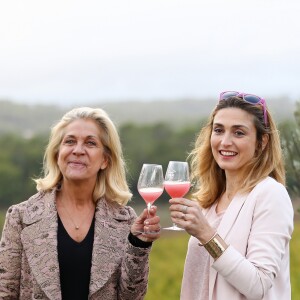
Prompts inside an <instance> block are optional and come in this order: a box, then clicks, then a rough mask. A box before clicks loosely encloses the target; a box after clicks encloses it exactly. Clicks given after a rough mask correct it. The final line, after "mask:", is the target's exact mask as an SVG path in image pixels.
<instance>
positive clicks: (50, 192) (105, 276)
mask: <svg viewBox="0 0 300 300" xmlns="http://www.w3.org/2000/svg"><path fill="white" fill-rule="evenodd" d="M36 183H37V190H38V193H37V194H35V195H33V196H32V197H31V198H30V199H28V200H27V201H25V202H22V203H20V204H17V205H14V206H12V207H10V208H9V209H8V212H7V216H6V221H5V225H4V229H3V234H2V239H1V243H0V298H1V299H24V300H28V299H53V300H59V299H63V300H68V299H72V300H75V299H78V300H79V299H80V300H83V299H109V300H111V299H128V300H129V299H130V300H131V299H143V298H144V295H145V293H146V290H147V280H148V256H149V252H150V249H151V244H152V242H153V241H154V240H156V239H157V238H158V237H159V231H160V225H159V217H158V216H156V215H155V214H156V208H155V207H154V208H153V209H152V212H151V215H150V217H149V218H147V211H146V210H144V211H143V212H142V213H141V215H140V216H139V217H137V216H136V214H135V212H134V210H133V209H132V208H131V207H129V206H126V203H127V201H128V200H129V199H130V198H131V193H130V191H129V189H128V186H127V183H126V179H125V166H124V162H123V158H122V150H121V144H120V140H119V136H118V133H117V130H116V128H115V126H114V124H113V123H112V121H111V120H110V118H109V117H108V115H107V114H106V113H105V112H104V111H103V110H101V109H93V108H87V107H82V108H77V109H73V110H71V111H69V112H68V113H66V114H65V115H64V116H63V118H62V119H61V120H60V121H59V122H58V123H57V124H56V125H55V126H54V127H53V128H52V131H51V136H50V140H49V143H48V146H47V149H46V152H45V156H44V176H43V177H42V178H39V179H37V180H36ZM147 231H149V232H151V234H145V233H141V232H147ZM153 232H157V234H155V233H154V234H153Z"/></svg>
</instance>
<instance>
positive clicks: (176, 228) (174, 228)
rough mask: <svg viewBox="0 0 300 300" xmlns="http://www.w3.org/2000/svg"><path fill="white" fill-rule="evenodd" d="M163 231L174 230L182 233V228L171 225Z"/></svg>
mask: <svg viewBox="0 0 300 300" xmlns="http://www.w3.org/2000/svg"><path fill="white" fill-rule="evenodd" d="M163 229H164V230H176V231H184V229H183V228H180V227H178V226H177V225H173V226H171V227H165V228H163Z"/></svg>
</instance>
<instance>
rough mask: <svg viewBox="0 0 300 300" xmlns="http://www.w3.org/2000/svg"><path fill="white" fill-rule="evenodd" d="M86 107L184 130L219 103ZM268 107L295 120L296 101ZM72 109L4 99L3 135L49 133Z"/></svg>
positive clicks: (0, 113)
mask: <svg viewBox="0 0 300 300" xmlns="http://www.w3.org/2000/svg"><path fill="white" fill-rule="evenodd" d="M283 103H284V105H283ZM84 105H87V106H91V107H101V108H103V109H105V110H106V111H107V112H108V114H109V115H110V116H111V118H112V119H113V120H114V122H115V123H116V124H117V125H122V124H124V123H128V122H131V123H136V124H151V123H157V122H166V123H170V124H172V126H176V127H180V126H183V125H188V124H192V123H196V122H199V121H200V120H201V119H203V118H206V117H207V116H208V114H209V113H210V111H211V110H212V108H213V107H214V105H215V101H214V100H196V99H186V100H168V101H167V100H165V101H152V102H138V101H126V102H111V103H99V104H95V103H94V104H91V105H89V104H84ZM268 106H269V108H270V110H271V112H272V113H273V114H274V116H275V118H276V120H277V121H282V120H285V119H291V118H293V112H294V110H295V101H291V100H288V99H274V100H272V101H268ZM69 109H71V107H61V106H54V105H24V104H19V103H15V102H12V101H6V100H0V134H4V133H7V132H16V133H18V134H22V135H23V136H31V135H33V134H36V133H48V132H49V128H50V127H51V125H52V124H53V123H55V122H56V121H57V120H59V119H60V118H61V116H62V115H63V114H64V113H65V112H66V111H68V110H69Z"/></svg>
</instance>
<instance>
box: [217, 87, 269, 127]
mask: <svg viewBox="0 0 300 300" xmlns="http://www.w3.org/2000/svg"><path fill="white" fill-rule="evenodd" d="M230 97H239V98H242V99H243V100H244V101H246V102H248V103H250V104H253V105H256V104H260V105H261V106H262V107H263V112H264V122H265V126H267V124H268V119H267V108H266V101H265V99H263V98H261V97H258V96H256V95H252V94H245V93H240V92H234V91H226V92H223V93H221V94H220V98H219V101H222V100H226V99H228V98H230Z"/></svg>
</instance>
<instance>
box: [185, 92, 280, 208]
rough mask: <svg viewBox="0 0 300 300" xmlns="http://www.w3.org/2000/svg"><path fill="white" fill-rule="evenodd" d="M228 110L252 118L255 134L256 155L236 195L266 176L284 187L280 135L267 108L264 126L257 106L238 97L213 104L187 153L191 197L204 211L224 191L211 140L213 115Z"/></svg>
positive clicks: (242, 175)
mask: <svg viewBox="0 0 300 300" xmlns="http://www.w3.org/2000/svg"><path fill="white" fill-rule="evenodd" d="M230 107H233V108H239V109H242V110H244V111H246V112H247V113H249V114H251V115H253V122H254V125H255V128H256V132H257V136H256V138H257V147H256V152H255V156H254V157H253V159H252V160H251V161H250V162H249V163H248V164H247V166H245V168H244V169H243V173H242V174H241V179H242V180H241V182H242V183H241V186H240V189H239V193H247V192H250V191H251V190H252V189H253V188H254V187H255V186H256V185H257V183H258V182H260V181H261V180H262V179H264V178H266V177H267V176H270V177H272V178H274V179H275V180H277V181H278V182H280V183H282V184H283V185H285V168H284V162H283V153H282V148H281V144H280V137H279V132H278V130H277V128H276V124H275V121H274V120H273V118H272V116H271V114H270V112H269V111H268V109H267V112H266V113H267V119H268V124H267V126H266V125H265V123H264V116H263V109H262V106H261V105H260V104H257V105H253V104H250V103H248V102H246V101H244V100H243V99H241V98H239V97H230V98H228V99H226V100H222V101H220V102H219V103H218V104H217V105H216V107H215V108H214V110H213V111H212V113H211V115H210V117H209V119H208V121H207V124H206V125H205V126H204V127H203V128H202V129H201V130H200V133H199V135H198V137H197V139H196V142H195V147H194V149H193V150H192V151H191V153H190V154H189V160H190V163H191V177H192V181H193V182H194V192H193V197H194V198H195V199H196V200H197V201H199V203H200V204H201V206H202V207H204V208H207V207H209V206H211V205H212V204H213V203H214V202H215V201H216V200H217V199H218V198H219V197H220V196H221V195H222V194H223V193H224V192H225V187H226V178H225V172H224V170H222V169H221V168H220V167H219V166H218V164H217V163H216V161H215V159H214V157H213V154H212V149H211V145H210V139H211V134H212V128H213V121H214V118H215V115H216V113H217V112H218V111H220V110H221V109H224V108H230ZM265 134H267V135H268V138H269V139H268V143H267V145H266V146H265V148H263V147H262V138H263V136H264V135H265Z"/></svg>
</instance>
